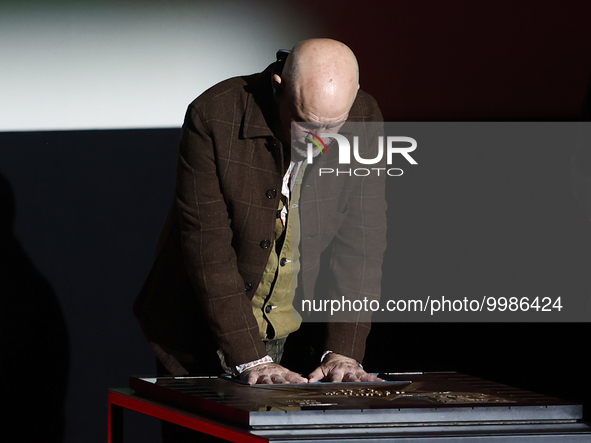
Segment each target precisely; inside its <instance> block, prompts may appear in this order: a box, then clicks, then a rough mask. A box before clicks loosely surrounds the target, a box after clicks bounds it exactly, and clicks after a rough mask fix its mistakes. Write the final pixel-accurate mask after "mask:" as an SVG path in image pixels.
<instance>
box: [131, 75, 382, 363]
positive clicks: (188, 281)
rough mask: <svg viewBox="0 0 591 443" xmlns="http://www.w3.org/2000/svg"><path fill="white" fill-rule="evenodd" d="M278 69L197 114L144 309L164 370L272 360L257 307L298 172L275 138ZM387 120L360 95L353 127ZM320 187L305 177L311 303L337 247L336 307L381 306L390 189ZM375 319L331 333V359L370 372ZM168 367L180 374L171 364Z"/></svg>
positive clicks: (231, 84) (199, 103)
mask: <svg viewBox="0 0 591 443" xmlns="http://www.w3.org/2000/svg"><path fill="white" fill-rule="evenodd" d="M272 67H273V65H271V66H269V67H268V68H267V69H266V70H265V71H264V72H262V73H260V74H254V75H251V76H245V77H237V78H232V79H229V80H226V81H224V82H221V83H219V84H218V85H216V86H214V87H212V88H211V89H209V90H208V91H206V92H205V93H203V94H202V95H201V96H200V97H198V98H197V99H196V100H195V101H194V102H193V103H191V105H190V106H189V108H188V111H187V114H186V117H185V122H184V125H183V130H182V136H181V141H180V147H179V154H178V163H177V177H176V187H175V195H174V198H173V201H172V204H171V207H170V210H169V213H168V216H167V219H166V221H165V224H164V226H163V228H162V231H161V234H160V238H159V241H158V245H157V248H156V254H155V261H154V264H153V266H152V268H151V270H150V273H149V275H148V277H147V280H146V282H145V283H144V285H143V287H142V289H141V291H140V293H139V294H138V296H137V297H136V300H135V302H134V308H133V311H134V314H135V315H136V317H137V318H138V320H139V322H140V325H141V327H142V329H143V331H144V334H145V335H146V337H147V339H148V341H149V342H150V343H151V344H152V346H153V347H154V349H155V351H156V353H157V355H158V356H159V358H160V359H161V360H166V359H167V358H169V360H170V355H173V356H174V357H175V358H176V360H179V361H180V362H181V364H182V362H183V361H187V362H189V361H191V359H192V358H193V357H192V356H195V355H200V354H201V355H202V354H203V353H205V352H214V351H215V349H216V348H218V347H219V348H220V349H221V350H222V351H223V353H224V355H225V358H226V362H227V363H228V364H230V365H236V364H241V363H245V362H248V361H253V360H256V359H258V358H261V357H263V356H264V355H266V350H265V346H264V344H263V342H262V341H261V339H260V337H259V333H258V327H257V323H256V320H255V318H254V315H253V313H252V307H251V304H250V298H251V297H252V295H253V294H254V293H255V291H256V286H257V284H258V282H259V281H260V279H261V276H262V273H263V270H264V267H265V264H266V262H267V260H268V256H269V253H270V246H271V245H270V239H272V238H273V229H274V223H275V219H276V210H277V206H278V199H279V198H280V195H281V192H280V190H281V181H282V176H283V174H284V172H285V168H286V165H288V164H289V156H288V155H289V154H287V155H284V151H285V152H287V153H289V147H287V150H285V149H284V148H283V147H282V144H281V142H280V141H279V140H278V139H277V138H276V137H275V135H274V128H275V127H276V126H277V125H276V122H275V120H274V119H275V115H276V113H275V112H274V107H273V106H274V103H273V99H272V93H271V81H270V76H271V72H272ZM381 119H382V117H381V113H380V111H379V108H378V106H377V104H376V102H375V100H374V99H373V98H371V97H370V96H369V95H367V94H365V93H363V92H361V91H360V92H359V94H358V96H357V99H356V100H355V103H354V105H353V107H352V110H351V112H350V117H349V120H350V121H361V122H363V121H381ZM325 157H326V159H322V161H319V162H318V163H319V166H325V167H331V165H332V166H333V167H336V163H335V162H336V161H337V157H338V156H337V155H333V156H332V157H331V156H325ZM323 162H324V163H323ZM331 162H332V163H331ZM310 169H312V168H310ZM321 179H322V177H318V176H317V174H312V173H310V174H308V171H306V177H305V178H304V183H303V184H302V195H301V200H300V206H301V213H302V214H304V211H306V212H305V213H306V214H307V215H306V216H305V220H306V221H305V222H304V221H303V220H304V216H303V215H302V224H303V226H302V234H301V235H302V240H301V250H302V255H301V264H302V270H301V272H300V276H301V279H300V280H301V283H300V286H301V289H302V290H303V292H304V294H305V295H304V296H305V297H306V298H312V297H313V291H314V283H315V281H316V278H317V275H318V269H319V263H320V258H319V257H320V253H321V252H322V251H323V250H324V249H325V248H326V247H327V246H328V245H329V244H330V243H331V241H333V240H334V241H333V243H334V246H332V248H333V256H334V257H344V258H342V259H337V260H332V265H331V267H332V271H333V273H334V276H335V281H337V282H338V284H337V285H336V287H335V289H334V291H336V294H335V296H337V297H339V298H340V296H341V295H342V294H345V293H346V292H347V291H351V288H353V291H358V292H362V293H363V294H370V295H371V296H374V297H377V296H379V293H380V279H381V260H382V255H383V251H384V248H385V229H386V222H385V209H386V206H385V198H384V182H383V180H382V179H379V180H376V179H371V178H369V177H368V178H358V179H353V180H332V181H331V182H330V183H327V182H326V181H325V182H322V181H321ZM320 190H322V192H320ZM326 196H329V197H326ZM370 203H371V204H370ZM362 206H364V212H363V215H362V214H361V212H362V211H361V207H362ZM367 208H371V209H370V210H369V211H368V209H367ZM339 288H340V289H339ZM368 319H369V318H368V317H367V318H362V317H359V319H358V320H359V321H355V322H349V323H331V324H329V325H328V334H327V340H326V343H325V344H324V346H325V349H330V350H332V351H334V352H337V353H341V354H344V355H348V356H351V357H353V358H355V359H357V360H358V361H361V360H362V359H363V355H364V352H365V340H366V337H367V334H368V332H369V322H368V321H367V320H368ZM172 360H175V359H172ZM174 363H175V364H176V362H174ZM165 364H168V366H169V367H171V366H172V367H173V369H174V365H173V364H172V363H171V362H170V361H168V363H167V362H166V361H165ZM176 372H178V373H182V372H183V370H182V368H180V369H179V368H178V367H177V369H176Z"/></svg>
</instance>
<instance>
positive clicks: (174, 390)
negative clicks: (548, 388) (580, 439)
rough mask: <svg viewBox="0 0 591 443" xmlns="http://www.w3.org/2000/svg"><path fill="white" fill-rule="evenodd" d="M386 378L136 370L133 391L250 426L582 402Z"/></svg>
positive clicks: (553, 414)
mask: <svg viewBox="0 0 591 443" xmlns="http://www.w3.org/2000/svg"><path fill="white" fill-rule="evenodd" d="M381 376H382V378H384V379H386V381H384V382H371V383H369V382H368V383H324V382H320V383H311V384H310V383H302V384H286V385H253V386H249V385H246V384H242V383H240V382H237V381H235V380H231V379H226V378H223V377H158V378H141V377H131V378H130V387H131V388H132V389H134V390H135V391H136V394H138V395H142V396H145V397H147V398H151V399H155V400H158V401H160V402H163V403H167V404H170V405H171V406H176V407H180V408H184V409H186V410H189V411H192V412H196V413H199V414H202V415H206V416H212V417H217V418H223V419H224V420H227V421H229V422H233V423H237V424H241V425H246V426H249V427H251V428H252V429H273V428H274V429H278V428H282V427H286V428H287V427H292V426H297V427H306V426H310V427H323V426H326V427H334V426H375V425H382V426H383V425H390V426H405V425H407V426H412V425H419V424H421V425H425V424H431V425H436V424H471V425H473V424H508V423H518V424H524V423H525V424H527V423H531V424H536V423H544V424H559V423H574V422H576V421H578V420H580V419H581V418H582V406H580V405H578V404H576V403H572V402H568V401H564V400H560V399H557V398H553V397H549V396H545V395H542V394H537V393H534V392H530V391H525V390H522V389H517V388H513V387H510V386H506V385H502V384H498V383H494V382H491V381H487V380H483V379H480V378H476V377H472V376H469V375H465V374H460V373H456V372H432V373H404V374H383V375H381Z"/></svg>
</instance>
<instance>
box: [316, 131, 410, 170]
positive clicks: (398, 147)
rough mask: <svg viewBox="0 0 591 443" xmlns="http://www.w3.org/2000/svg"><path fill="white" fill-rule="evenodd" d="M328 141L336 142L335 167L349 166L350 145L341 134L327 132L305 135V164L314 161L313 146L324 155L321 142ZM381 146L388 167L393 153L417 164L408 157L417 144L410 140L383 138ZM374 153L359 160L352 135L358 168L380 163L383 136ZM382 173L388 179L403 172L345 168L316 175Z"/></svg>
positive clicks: (392, 137) (391, 137) (356, 144)
mask: <svg viewBox="0 0 591 443" xmlns="http://www.w3.org/2000/svg"><path fill="white" fill-rule="evenodd" d="M327 138H332V139H334V141H336V142H337V145H338V149H339V164H341V165H350V164H351V144H350V143H349V140H348V139H347V137H345V136H344V135H342V134H338V133H334V132H327V133H321V134H320V136H318V135H316V134H314V133H312V132H308V136H307V137H306V140H308V145H307V147H308V164H312V163H313V162H314V145H315V146H316V147H317V148H318V149H319V150H320V153H321V154H322V153H323V152H326V154H328V150H327V149H326V145H325V143H324V142H323V141H322V139H327ZM385 139H386V141H385V145H386V149H385V151H386V163H387V164H388V165H392V158H393V157H394V154H400V155H402V156H403V157H404V159H405V160H406V161H408V162H409V163H410V164H411V165H416V164H418V163H417V162H416V161H415V159H414V158H412V157H411V155H410V153H411V152H413V151H414V150H415V149H417V141H416V140H415V139H414V138H412V137H401V136H387V137H385ZM377 143H378V153H377V155H376V156H375V158H362V157H361V155H360V154H359V136H357V135H355V136H353V157H354V159H355V161H356V162H357V163H359V164H362V165H376V164H378V163H380V162H382V159H383V157H384V136H379V137H378V141H377ZM331 146H332V145H331ZM382 172H384V173H385V174H387V175H389V176H391V177H399V176H401V175H402V174H403V173H404V171H403V170H402V169H401V168H353V169H351V168H349V169H344V170H343V169H339V168H337V169H336V170H335V169H334V168H319V171H318V174H319V175H324V174H336V175H337V176H338V175H349V176H350V175H356V176H367V175H370V174H372V173H376V174H377V175H380V173H382Z"/></svg>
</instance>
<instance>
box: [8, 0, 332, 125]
mask: <svg viewBox="0 0 591 443" xmlns="http://www.w3.org/2000/svg"><path fill="white" fill-rule="evenodd" d="M313 16H314V14H309V13H308V14H305V15H304V13H303V12H302V11H301V10H300V11H298V10H297V8H296V7H295V6H290V3H288V2H283V1H271V0H249V1H223V0H219V1H211V0H206V1H182V0H173V1H131V0H123V1H90V2H88V1H87V2H84V1H82V2H81V1H78V2H74V1H57V0H53V1H27V2H22V1H21V2H17V1H9V2H6V1H4V2H2V3H0V131H35V130H72V129H116V128H151V127H178V126H180V125H181V124H182V120H183V116H184V111H185V109H186V107H187V105H188V104H189V103H190V102H191V101H192V100H193V99H194V98H195V97H196V96H197V95H199V94H200V93H201V92H203V91H204V90H205V89H207V88H208V87H210V86H212V85H213V84H215V83H217V82H219V81H221V80H223V79H225V78H228V77H231V76H235V75H241V74H250V73H253V72H258V71H261V70H262V69H264V68H265V67H266V66H267V65H268V64H269V63H271V62H273V61H274V56H275V52H276V50H277V49H279V48H291V47H292V46H293V45H294V44H295V43H297V42H298V41H300V40H303V39H306V38H310V37H314V36H318V34H316V33H315V31H318V30H319V29H320V26H319V25H318V24H317V23H318V22H317V21H315V20H314V19H313Z"/></svg>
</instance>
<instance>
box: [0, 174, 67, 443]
mask: <svg viewBox="0 0 591 443" xmlns="http://www.w3.org/2000/svg"><path fill="white" fill-rule="evenodd" d="M15 211H16V202H15V197H14V192H13V190H12V186H11V185H10V183H9V182H8V180H7V179H6V178H5V177H4V176H3V175H1V174H0V298H1V303H2V308H1V309H0V351H1V352H2V363H1V365H0V367H1V372H0V374H1V376H2V388H1V391H2V394H1V398H2V401H3V403H4V405H5V407H4V408H3V410H4V411H5V412H3V414H2V415H3V416H2V423H3V426H2V433H3V435H12V436H13V437H12V440H11V441H14V442H21V441H22V442H33V441H44V442H51V443H53V442H62V441H64V434H65V425H66V420H65V400H66V392H67V385H68V368H69V363H70V351H69V344H68V330H67V326H66V321H65V318H64V315H63V313H62V310H61V308H60V305H59V302H58V299H57V296H56V294H55V292H54V290H53V288H52V287H51V286H50V284H49V282H48V281H47V280H46V279H45V277H43V276H42V275H41V273H40V272H39V271H38V270H37V269H36V268H35V265H34V264H33V262H32V261H31V260H30V259H29V257H28V256H27V254H26V253H25V251H24V250H23V248H22V246H21V244H20V243H19V241H18V240H17V239H16V238H15V237H14V233H13V224H14V218H15ZM31 417H34V420H31Z"/></svg>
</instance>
